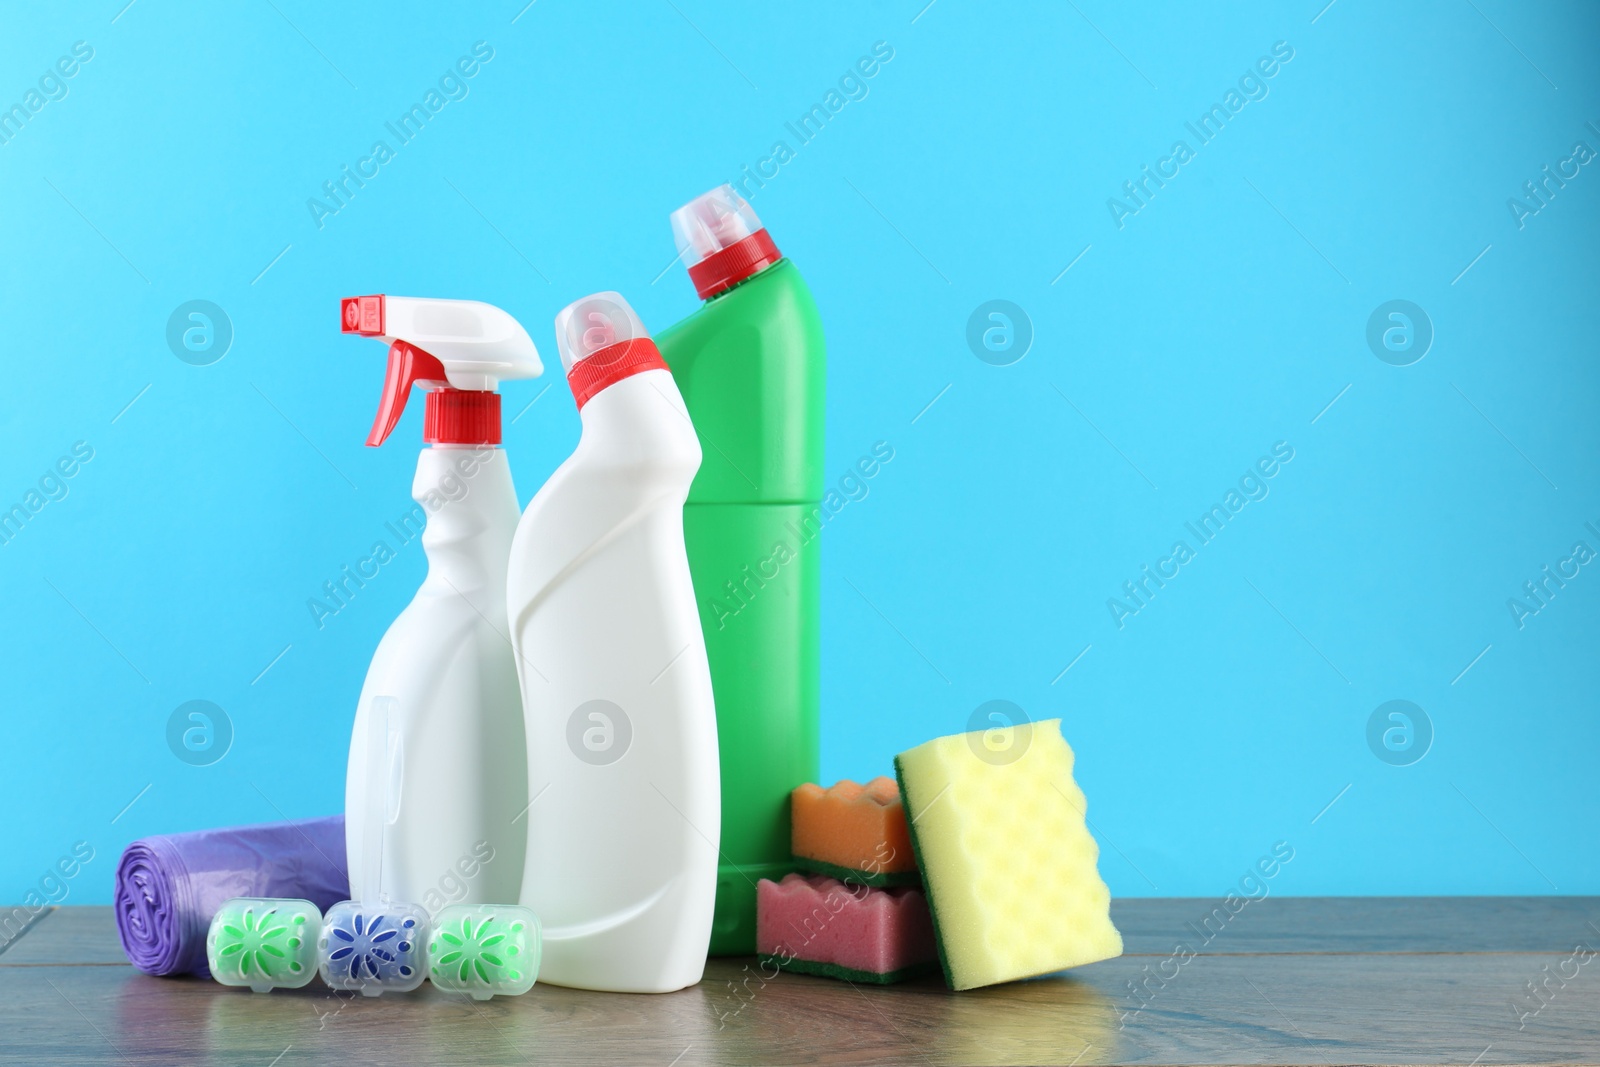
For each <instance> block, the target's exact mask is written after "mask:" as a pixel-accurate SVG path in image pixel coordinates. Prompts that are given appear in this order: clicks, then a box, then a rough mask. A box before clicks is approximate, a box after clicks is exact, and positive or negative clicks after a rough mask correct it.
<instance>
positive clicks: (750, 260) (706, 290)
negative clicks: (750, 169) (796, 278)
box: [672, 185, 783, 300]
mask: <svg viewBox="0 0 1600 1067" xmlns="http://www.w3.org/2000/svg"><path fill="white" fill-rule="evenodd" d="M672 238H673V240H674V241H676V242H677V245H678V256H679V258H680V259H682V260H683V262H684V263H685V264H686V265H687V266H688V268H689V280H690V281H692V282H694V288H695V292H697V293H699V294H700V299H702V300H709V299H711V298H712V297H714V296H716V295H717V294H718V293H722V292H726V291H727V290H729V289H732V288H733V287H734V286H735V285H738V284H739V283H740V282H742V281H744V280H745V279H746V278H749V277H750V276H751V275H753V274H755V273H757V272H758V271H762V270H765V269H766V268H768V267H770V266H772V265H773V264H774V263H776V262H778V260H780V259H782V258H783V254H782V253H780V252H779V251H778V246H777V245H776V244H774V243H773V240H772V237H771V235H770V234H768V233H767V231H766V228H765V227H763V226H762V225H761V220H760V219H759V218H758V217H757V216H756V213H755V211H754V210H753V209H752V208H751V207H750V205H749V204H748V203H747V202H746V201H745V199H744V198H743V197H741V196H740V195H739V194H738V193H736V192H734V191H733V186H731V185H719V186H718V187H717V188H715V189H713V190H711V191H710V192H709V193H703V194H701V195H700V196H697V197H695V198H694V199H693V200H691V201H689V202H688V203H687V204H685V205H683V206H682V207H680V208H679V209H678V210H676V211H674V212H673V213H672Z"/></svg>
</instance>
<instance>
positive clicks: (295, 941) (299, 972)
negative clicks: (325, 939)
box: [206, 897, 322, 993]
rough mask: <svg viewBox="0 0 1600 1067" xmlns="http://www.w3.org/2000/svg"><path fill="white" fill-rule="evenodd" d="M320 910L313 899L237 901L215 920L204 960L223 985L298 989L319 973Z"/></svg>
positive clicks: (259, 990) (257, 989)
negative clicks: (312, 901) (318, 938)
mask: <svg viewBox="0 0 1600 1067" xmlns="http://www.w3.org/2000/svg"><path fill="white" fill-rule="evenodd" d="M321 930H322V912H321V910H319V909H318V908H317V906H316V905H315V904H313V903H311V901H309V900H300V899H295V898H282V897H279V898H274V897H235V898H234V899H232V900H229V901H226V902H224V903H223V905H222V906H221V907H220V908H218V909H217V913H216V914H215V915H214V916H212V918H211V927H210V929H209V930H208V931H207V933H206V962H207V964H208V965H209V966H210V968H211V976H212V977H213V978H215V979H216V980H217V981H218V982H220V983H221V984H222V985H227V986H249V987H250V989H252V990H254V991H255V992H257V993H266V992H269V991H271V990H273V989H299V988H300V987H301V986H303V985H305V984H306V983H307V982H309V981H311V977H312V975H314V974H316V973H317V937H318V935H319V934H320V933H321Z"/></svg>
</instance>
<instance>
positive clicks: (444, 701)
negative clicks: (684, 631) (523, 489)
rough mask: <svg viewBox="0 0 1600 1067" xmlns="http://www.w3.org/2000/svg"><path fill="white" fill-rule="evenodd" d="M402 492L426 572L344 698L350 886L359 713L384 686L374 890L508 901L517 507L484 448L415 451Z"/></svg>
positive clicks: (520, 835)
mask: <svg viewBox="0 0 1600 1067" xmlns="http://www.w3.org/2000/svg"><path fill="white" fill-rule="evenodd" d="M412 496H413V498H414V499H415V500H416V501H417V503H418V504H420V505H423V506H424V509H428V510H430V511H431V513H430V514H428V515H427V517H426V520H425V521H426V525H425V527H424V528H423V533H422V547H423V550H424V551H425V552H426V553H427V556H428V575H427V578H426V579H425V580H424V581H423V583H422V587H421V588H420V589H419V590H418V591H417V595H416V597H415V598H414V599H413V600H412V601H411V603H410V604H409V605H408V606H407V607H406V609H405V610H404V611H402V612H401V613H400V615H399V617H398V618H396V619H395V621H394V623H393V625H391V626H390V627H389V630H388V632H387V633H385V634H384V636H383V640H382V641H381V642H380V643H379V645H378V651H377V654H376V655H374V656H373V659H372V666H371V667H370V668H369V669H368V671H367V679H366V683H365V685H363V686H362V689H361V700H360V703H359V704H358V706H357V709H356V721H355V728H354V731H353V734H352V738H351V745H350V762H349V767H348V771H347V774H346V778H345V846H346V855H347V857H348V859H349V863H350V892H351V897H352V899H355V900H363V899H365V900H376V899H377V898H378V891H379V886H377V885H374V884H372V882H373V878H372V875H373V872H371V871H367V870H364V869H362V865H363V862H364V859H363V857H364V856H365V855H366V853H365V852H364V851H363V846H364V844H365V841H366V838H365V834H366V833H367V832H368V830H369V827H368V826H367V825H366V822H367V820H368V818H369V815H368V812H369V810H371V805H370V804H369V799H370V797H369V794H368V788H369V784H368V782H367V766H368V764H367V737H368V731H367V716H368V715H369V714H371V709H372V706H373V702H374V701H375V700H377V699H379V698H383V697H392V698H393V699H394V701H395V703H394V705H392V708H393V710H392V712H391V715H392V716H394V717H396V718H398V724H396V723H395V722H392V721H391V723H390V730H391V733H393V732H398V733H399V735H400V737H401V744H400V745H399V751H398V752H397V753H396V755H395V758H394V762H393V763H392V765H391V768H390V771H391V773H390V781H389V782H380V783H377V788H378V789H379V790H381V791H383V795H384V796H385V798H386V801H387V804H388V807H389V814H390V816H391V818H392V820H393V821H392V823H391V824H390V825H389V826H388V827H386V828H384V831H385V833H386V836H385V841H384V846H383V856H382V861H381V864H382V873H381V880H382V887H381V888H382V891H383V893H384V894H386V895H387V896H388V898H389V899H391V900H397V901H408V902H413V903H418V904H422V905H424V906H425V907H427V908H428V909H429V910H430V911H437V910H438V909H439V908H440V907H442V906H444V905H446V904H455V903H468V904H509V903H514V902H515V901H516V900H517V897H518V895H519V891H520V889H521V883H522V868H523V862H524V855H525V848H526V841H527V838H526V833H525V830H524V827H523V825H522V823H521V822H520V821H519V820H518V819H517V815H518V813H519V812H520V811H521V810H522V808H523V806H524V805H525V804H527V802H528V792H527V789H528V777H527V765H526V763H525V754H524V747H525V745H524V741H523V718H522V701H521V697H520V696H519V694H518V692H517V674H516V668H515V666H514V665H513V663H512V652H511V646H510V644H509V642H508V639H507V628H506V616H505V575H506V563H507V561H508V559H509V555H510V548H511V539H512V536H513V535H514V533H515V531H516V525H517V518H518V508H517V497H516V490H515V489H514V488H513V486H512V483H511V469H510V466H509V465H508V464H507V461H506V456H505V453H504V452H503V451H501V450H500V449H498V448H492V447H490V446H481V447H476V448H474V447H461V446H455V447H434V448H428V449H424V450H423V452H422V455H421V456H420V457H419V458H418V460H417V475H416V481H415V482H414V483H413V486H412ZM380 806H381V805H380Z"/></svg>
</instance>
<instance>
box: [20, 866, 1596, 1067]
mask: <svg viewBox="0 0 1600 1067" xmlns="http://www.w3.org/2000/svg"><path fill="white" fill-rule="evenodd" d="M1217 903H1218V902H1217V901H1212V900H1198V899H1194V900H1124V901H1117V902H1115V903H1114V904H1113V905H1112V916H1113V918H1114V919H1115V920H1116V923H1117V926H1118V928H1120V929H1121V930H1122V932H1123V936H1124V938H1125V940H1126V942H1127V954H1126V955H1124V956H1123V957H1122V958H1120V959H1116V960H1109V961H1107V962H1104V963H1099V964H1095V965H1093V966H1090V967H1084V968H1081V969H1079V970H1077V971H1073V972H1071V973H1070V974H1068V975H1065V976H1060V977H1052V978H1044V979H1038V980H1035V981H1031V982H1019V983H1014V984H1011V985H1006V986H998V987H994V988H991V989H984V990H975V991H972V992H968V993H951V992H948V991H947V990H946V989H945V988H944V987H943V985H942V984H940V983H939V982H938V981H936V980H926V981H921V982H913V983H907V984H905V985H900V986H894V987H891V988H888V989H878V988H871V987H865V986H861V987H857V986H853V985H850V984H848V983H844V982H836V981H832V980H830V979H825V978H811V977H807V976H804V975H789V974H784V975H780V976H778V977H776V978H773V979H770V980H766V979H764V978H763V977H762V976H761V974H760V972H759V970H758V969H757V967H756V966H755V964H754V962H753V961H745V960H713V961H711V963H710V965H709V966H708V967H707V970H706V978H705V981H703V982H701V983H700V985H698V986H696V987H694V988H692V989H687V990H684V991H682V992H679V993H673V994H669V995H666V996H634V995H620V994H606V993H582V992H576V991H573V990H567V989H558V988H555V987H553V986H544V985H539V986H535V987H534V989H533V991H532V992H530V993H528V994H527V995H526V996H522V997H513V998H496V999H494V1000H492V1001H489V1002H487V1003H478V1002H474V1001H471V1000H467V999H465V998H462V997H460V996H451V995H446V994H443V993H440V992H438V991H436V990H434V989H433V988H432V987H431V986H426V985H425V986H424V987H423V988H422V989H421V990H419V991H418V992H416V993H412V994H409V995H403V996H389V997H382V998H378V999H369V998H363V997H359V996H357V997H349V996H340V995H335V994H334V993H332V992H330V991H329V990H328V989H327V988H326V987H324V986H323V985H322V984H321V983H320V982H318V981H313V982H312V984H311V985H310V986H307V987H306V988H304V989H301V990H295V991H284V990H279V991H276V992H273V993H270V994H265V995H259V994H253V993H250V992H248V991H246V990H239V989H226V988H223V987H222V986H219V985H216V984H215V983H213V982H211V981H209V980H200V979H195V978H181V979H163V978H150V977H147V976H145V975H142V974H139V973H137V972H136V971H134V970H133V969H132V968H131V967H129V966H128V964H127V962H126V960H124V959H123V956H122V952H121V949H120V948H119V947H118V944H117V937H116V931H115V928H114V926H113V923H112V917H111V909H110V908H96V907H65V908H58V909H56V910H54V911H52V912H49V913H47V914H45V915H43V916H41V917H40V918H39V919H38V920H37V921H36V922H35V923H34V924H33V925H32V926H31V927H29V928H28V930H27V931H26V932H25V933H24V934H22V936H20V937H18V938H16V939H15V940H14V941H12V942H11V943H10V944H9V945H8V946H7V947H6V948H5V950H4V951H3V953H0V1062H3V1063H19V1064H29V1065H56V1064H163V1065H179V1064H227V1065H244V1064H256V1065H260V1067H297V1065H300V1064H311V1063H338V1064H341V1065H345V1067H354V1065H359V1064H374V1065H379V1064H381V1065H393V1064H411V1063H418V1064H424V1063H425V1064H452V1065H456V1064H497V1065H498V1064H505V1065H512V1067H515V1065H520V1064H529V1063H536V1064H543V1063H559V1064H589V1063H593V1064H604V1065H606V1067H618V1065H624V1064H635V1063H637V1064H654V1065H657V1067H690V1065H692V1064H701V1063H707V1064H763V1065H766V1064H787V1063H808V1064H865V1063H892V1064H928V1065H939V1064H991V1063H992V1064H1072V1065H1075V1067H1087V1065H1091V1064H1112V1063H1140V1064H1313V1065H1316V1064H1321V1065H1329V1067H1331V1065H1335V1064H1461V1065H1480V1067H1481V1065H1490V1064H1524V1063H1528V1064H1531V1063H1560V1064H1578V1063H1582V1064H1600V957H1597V958H1594V959H1591V958H1590V956H1591V955H1592V954H1593V953H1594V952H1596V951H1597V950H1600V898H1592V897H1493V898H1268V899H1265V900H1261V901H1257V902H1254V903H1251V904H1249V905H1248V906H1247V907H1246V908H1245V909H1244V910H1242V911H1240V912H1239V913H1238V914H1237V915H1235V916H1233V917H1232V918H1231V919H1229V920H1228V921H1227V923H1226V925H1222V924H1221V923H1220V922H1218V921H1217V920H1213V922H1212V928H1213V929H1214V928H1216V927H1218V926H1221V927H1222V928H1221V932H1220V933H1216V934H1215V935H1214V936H1212V937H1211V939H1210V941H1209V943H1205V944H1203V945H1202V940H1203V938H1204V936H1205V935H1204V933H1196V929H1198V928H1199V927H1200V926H1201V922H1202V920H1203V919H1204V917H1205V916H1207V915H1208V914H1210V913H1211V911H1212V909H1213V908H1214V907H1216V906H1217ZM1190 924H1192V926H1191V925H1190ZM1180 941H1182V942H1186V943H1188V944H1189V945H1190V946H1191V947H1192V948H1193V949H1195V950H1196V954H1195V955H1194V956H1193V957H1192V958H1188V957H1187V954H1180V955H1178V956H1174V947H1175V946H1176V944H1177V943H1178V942H1180ZM1147 976H1149V977H1147ZM1141 980H1142V981H1143V982H1144V985H1145V988H1146V989H1147V990H1148V992H1146V993H1145V995H1144V999H1143V1000H1142V1001H1141V1000H1140V999H1138V998H1136V997H1135V995H1134V994H1133V993H1132V992H1130V989H1129V984H1130V983H1131V982H1136V981H1141ZM1529 983H1534V984H1535V985H1537V984H1539V983H1543V987H1542V988H1543V995H1542V996H1540V997H1535V995H1534V994H1533V993H1532V992H1531V991H1530V986H1529Z"/></svg>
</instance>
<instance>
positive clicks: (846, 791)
mask: <svg viewBox="0 0 1600 1067" xmlns="http://www.w3.org/2000/svg"><path fill="white" fill-rule="evenodd" d="M791 808H792V811H793V817H794V822H793V829H792V836H791V845H790V849H791V851H793V852H794V857H795V864H796V866H799V867H802V868H804V869H806V870H808V871H814V872H816V873H818V874H828V875H832V876H833V877H835V878H839V879H845V880H852V881H855V882H858V883H860V884H863V885H874V886H882V885H906V884H915V883H916V882H917V881H918V880H919V879H918V875H917V863H916V859H915V858H914V857H913V855H912V852H911V834H910V831H909V830H908V829H907V828H906V815H905V808H904V807H902V806H901V803H900V788H899V786H898V785H896V784H895V781H894V779H893V778H882V777H879V778H874V779H873V780H872V781H870V782H868V783H867V784H866V785H857V784H856V783H855V782H852V781H850V780H848V779H846V780H844V781H841V782H837V783H835V784H834V785H832V786H830V787H828V788H827V789H823V788H822V787H821V786H819V785H813V784H811V783H810V782H807V783H806V784H805V785H802V786H800V787H799V788H798V789H796V790H795V791H794V793H793V794H792V796H791Z"/></svg>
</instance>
